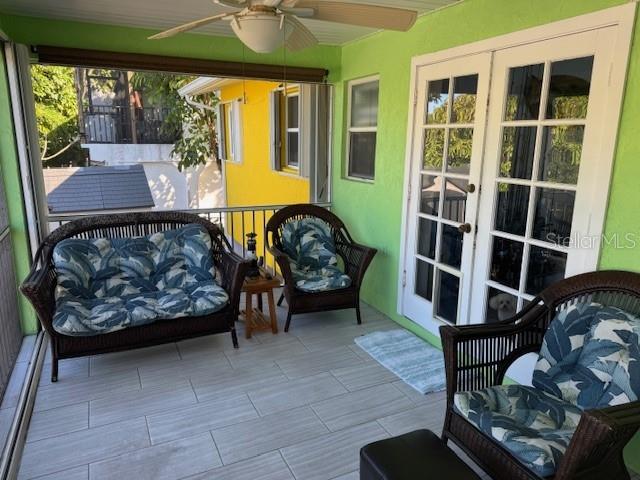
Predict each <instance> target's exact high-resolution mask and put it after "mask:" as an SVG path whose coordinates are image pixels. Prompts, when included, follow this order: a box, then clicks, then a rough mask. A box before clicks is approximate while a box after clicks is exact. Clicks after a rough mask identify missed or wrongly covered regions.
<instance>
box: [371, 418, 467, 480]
mask: <svg viewBox="0 0 640 480" xmlns="http://www.w3.org/2000/svg"><path fill="white" fill-rule="evenodd" d="M427 479H433V480H435V479H443V480H448V479H451V480H480V477H479V476H478V475H476V474H475V473H474V472H473V470H471V469H470V468H469V467H468V466H467V465H466V464H465V463H464V462H463V461H462V460H461V459H460V458H459V457H458V456H457V455H456V454H455V453H453V452H452V451H451V450H450V449H449V448H447V446H446V445H445V444H444V443H443V442H442V441H441V440H440V439H439V438H438V437H437V436H436V435H435V434H434V433H433V432H430V431H429V430H416V431H415V432H411V433H406V434H404V435H400V436H399V437H394V438H388V439H386V440H380V441H379V442H374V443H370V444H369V445H367V446H365V447H362V449H361V450H360V480H427Z"/></svg>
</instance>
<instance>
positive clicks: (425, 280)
mask: <svg viewBox="0 0 640 480" xmlns="http://www.w3.org/2000/svg"><path fill="white" fill-rule="evenodd" d="M415 290H416V295H420V296H421V297H422V298H424V299H425V300H429V301H430V302H431V301H432V300H433V265H431V264H430V263H427V262H424V261H422V260H416V288H415Z"/></svg>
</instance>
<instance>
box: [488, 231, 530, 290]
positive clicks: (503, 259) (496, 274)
mask: <svg viewBox="0 0 640 480" xmlns="http://www.w3.org/2000/svg"><path fill="white" fill-rule="evenodd" d="M523 250H524V244H523V243H521V242H516V241H515V240H509V239H506V238H500V237H493V251H492V253H491V273H490V275H489V278H490V279H491V280H493V281H494V282H498V283H500V284H502V285H505V286H507V287H510V288H513V289H514V290H518V288H519V286H520V271H521V268H522V252H523Z"/></svg>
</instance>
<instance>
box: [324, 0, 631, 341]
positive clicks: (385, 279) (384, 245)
mask: <svg viewBox="0 0 640 480" xmlns="http://www.w3.org/2000/svg"><path fill="white" fill-rule="evenodd" d="M623 3H626V2H625V1H624V0H589V1H579V0H536V1H535V2H532V1H529V0H465V1H464V2H462V3H460V4H457V5H454V6H451V7H449V8H445V9H442V10H439V11H436V12H434V13H432V14H430V15H426V16H424V17H422V18H420V19H419V20H418V23H417V25H416V26H415V27H414V28H413V29H412V30H411V31H410V32H408V33H406V34H399V33H393V32H385V33H381V34H377V35H374V36H372V37H368V38H365V39H362V40H359V41H356V42H353V43H351V44H349V45H346V46H344V47H343V49H342V78H341V80H342V81H341V82H338V83H337V84H336V105H335V115H336V125H337V126H340V128H336V129H335V137H334V141H335V144H334V151H335V154H334V158H335V163H334V169H333V201H334V204H335V211H336V213H338V215H340V216H341V217H343V218H344V220H345V221H346V223H347V225H349V226H350V228H351V229H352V230H353V234H354V235H355V236H356V238H358V239H359V240H360V241H362V242H365V243H369V244H371V245H373V246H375V247H377V248H378V249H379V254H378V256H377V258H376V259H375V260H374V262H373V264H372V266H371V270H370V272H369V274H368V277H367V280H366V282H365V286H364V293H363V297H364V299H365V300H366V301H368V302H370V303H372V304H373V305H374V306H375V307H376V308H378V309H380V310H382V311H383V312H385V313H386V314H388V315H389V316H391V317H392V318H394V319H395V320H397V321H399V322H400V323H402V324H403V325H404V326H406V327H409V328H411V329H413V330H415V331H418V332H421V333H422V334H423V335H424V336H425V337H427V338H429V339H430V340H432V341H434V342H435V343H437V340H436V339H435V337H433V336H432V335H430V334H429V333H427V332H426V331H423V330H421V329H420V328H419V327H417V326H415V325H414V324H413V323H412V322H408V321H406V320H405V319H404V318H402V317H400V316H399V315H397V314H396V309H397V308H396V306H397V285H398V265H399V262H400V254H399V252H400V238H401V231H400V230H401V222H402V195H403V180H404V162H405V147H406V141H407V118H408V108H409V82H410V65H411V59H412V57H414V56H416V55H421V54H425V53H430V52H436V51H439V50H443V49H447V48H451V47H455V46H458V45H464V44H467V43H471V42H476V41H479V40H483V39H486V38H491V37H495V36H497V35H502V34H506V33H510V32H514V31H517V30H522V29H525V28H530V27H533V26H537V25H543V24H545V23H550V22H553V21H557V20H561V19H565V18H569V17H573V16H576V15H580V14H584V13H589V12H592V11H596V10H600V9H603V8H607V7H611V6H616V5H620V4H623ZM636 36H637V34H636ZM635 43H637V42H635ZM639 53H640V52H638V51H637V49H635V51H633V52H632V57H635V58H634V59H633V61H632V64H631V69H630V72H629V85H630V88H629V90H630V92H629V94H628V95H627V98H626V101H625V107H624V109H625V113H624V115H623V122H622V128H621V132H620V144H619V148H618V154H617V156H616V162H615V165H616V166H615V174H614V177H613V187H612V195H611V204H610V207H609V219H608V221H607V232H609V233H611V232H616V231H618V232H620V231H623V230H624V231H628V229H629V228H632V229H633V230H632V231H636V232H638V233H639V234H640V215H637V214H636V213H635V209H634V208H632V204H633V203H634V202H630V201H629V199H630V198H640V195H639V194H638V189H637V178H639V176H640V162H638V161H637V160H636V158H637V155H634V154H633V152H634V149H635V151H636V152H637V151H639V150H640V141H639V140H638V136H637V135H634V133H633V129H634V127H635V125H634V124H635V123H636V122H637V120H638V119H639V118H640V59H639V58H637V57H638V55H639ZM373 74H379V75H380V99H379V102H380V105H379V114H378V118H379V121H378V141H377V155H376V178H375V181H374V182H373V183H372V184H371V183H363V182H357V181H353V180H347V179H344V178H343V166H344V165H343V162H344V152H345V143H344V142H345V139H344V135H343V134H344V128H345V118H344V117H345V105H346V91H345V88H344V85H345V82H346V81H348V80H351V79H354V78H360V77H365V76H369V75H373ZM365 212H366V213H365ZM602 266H603V267H607V268H611V267H616V266H618V267H621V268H627V269H628V268H635V269H637V270H640V255H637V252H636V253H635V254H634V251H632V250H624V251H623V250H616V251H613V250H612V249H611V248H610V247H608V248H606V249H605V251H604V253H603V260H602Z"/></svg>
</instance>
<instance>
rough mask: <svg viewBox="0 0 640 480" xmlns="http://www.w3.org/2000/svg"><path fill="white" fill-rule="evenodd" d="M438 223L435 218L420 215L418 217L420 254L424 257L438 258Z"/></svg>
mask: <svg viewBox="0 0 640 480" xmlns="http://www.w3.org/2000/svg"><path fill="white" fill-rule="evenodd" d="M437 231H438V224H437V222H434V221H433V220H427V219H426V218H422V217H420V218H419V219H418V254H419V255H422V256H423V257H428V258H432V259H435V258H436V233H437Z"/></svg>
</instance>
